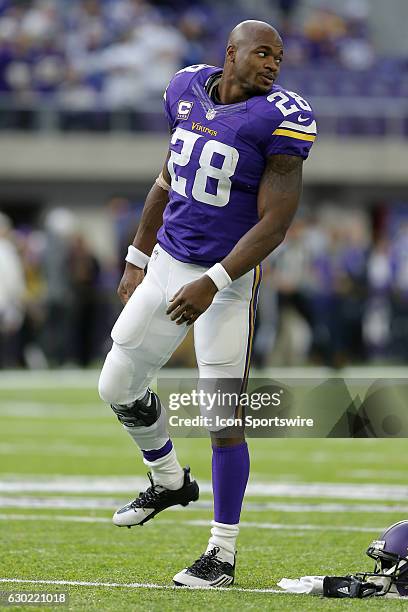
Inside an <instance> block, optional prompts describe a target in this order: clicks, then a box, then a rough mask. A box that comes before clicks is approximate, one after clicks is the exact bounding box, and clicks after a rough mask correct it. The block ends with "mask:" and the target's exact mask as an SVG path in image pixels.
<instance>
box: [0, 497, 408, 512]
mask: <svg viewBox="0 0 408 612" xmlns="http://www.w3.org/2000/svg"><path fill="white" fill-rule="evenodd" d="M125 501H126V500H125V499H123V498H106V497H76V496H66V497H64V496H61V495H59V496H58V497H53V496H44V497H37V496H29V495H7V496H0V508H24V509H27V508H30V509H40V510H114V509H116V508H117V507H118V506H120V505H121V504H122V505H123V503H124V502H125ZM212 507H213V502H212V500H211V499H208V500H202V499H200V500H199V501H197V502H194V503H193V504H190V505H189V507H188V512H191V511H200V512H201V511H203V510H204V511H206V510H209V509H212ZM174 511H177V512H178V511H180V512H185V511H186V510H185V509H184V508H182V507H181V506H174V507H173V508H171V512H174ZM271 511H273V512H288V513H291V514H304V513H319V514H335V513H344V512H348V513H353V512H358V513H370V514H389V513H403V514H405V515H407V514H408V506H406V505H394V506H391V505H381V504H330V503H328V504H324V503H323V504H318V503H316V504H298V503H290V502H286V503H284V502H267V501H263V502H262V501H261V502H251V501H244V512H271Z"/></svg>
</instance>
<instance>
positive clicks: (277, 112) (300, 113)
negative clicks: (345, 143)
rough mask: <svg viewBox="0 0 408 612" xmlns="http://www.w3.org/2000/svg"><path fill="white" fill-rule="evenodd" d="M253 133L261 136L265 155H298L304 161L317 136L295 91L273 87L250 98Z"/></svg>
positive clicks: (311, 116)
mask: <svg viewBox="0 0 408 612" xmlns="http://www.w3.org/2000/svg"><path fill="white" fill-rule="evenodd" d="M252 101H253V102H252V104H251V105H250V107H249V109H248V111H249V112H250V113H251V121H250V122H251V124H252V126H253V132H254V133H258V134H261V135H262V136H261V143H262V144H263V149H264V152H265V154H266V155H274V154H288V155H298V156H300V157H302V158H303V159H306V158H307V157H308V155H309V151H310V148H311V146H312V144H313V142H314V141H315V139H316V136H317V124H316V119H315V116H314V113H313V109H312V107H311V106H310V104H309V102H308V101H307V100H305V99H304V98H303V97H302V96H300V95H299V94H298V93H296V92H295V91H289V90H287V89H284V88H283V87H280V86H279V85H274V87H273V88H272V90H271V91H270V92H269V93H268V94H266V95H264V96H257V97H256V98H253V99H252Z"/></svg>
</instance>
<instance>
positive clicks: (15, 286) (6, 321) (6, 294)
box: [0, 213, 25, 366]
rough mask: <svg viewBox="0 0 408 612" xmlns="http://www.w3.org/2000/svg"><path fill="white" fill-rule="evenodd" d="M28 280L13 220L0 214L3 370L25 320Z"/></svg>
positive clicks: (0, 353)
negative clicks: (14, 339) (14, 232)
mask: <svg viewBox="0 0 408 612" xmlns="http://www.w3.org/2000/svg"><path fill="white" fill-rule="evenodd" d="M24 292H25V280H24V272H23V266H22V262H21V257H20V255H19V253H18V251H17V248H16V245H15V242H14V240H13V235H12V225H11V221H10V219H9V218H8V217H7V216H6V215H4V214H2V213H0V366H2V365H5V364H10V359H11V356H10V354H9V353H10V351H11V350H12V346H11V343H10V338H11V337H12V335H13V334H15V333H16V332H18V330H19V329H20V327H21V325H22V323H23V318H24Z"/></svg>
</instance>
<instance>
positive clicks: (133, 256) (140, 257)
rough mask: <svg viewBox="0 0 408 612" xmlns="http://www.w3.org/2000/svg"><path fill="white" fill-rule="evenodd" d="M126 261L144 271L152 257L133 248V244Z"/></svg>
mask: <svg viewBox="0 0 408 612" xmlns="http://www.w3.org/2000/svg"><path fill="white" fill-rule="evenodd" d="M125 261H128V262H129V263H131V264H133V265H134V266H136V267H137V268H141V269H142V270H144V269H145V267H146V266H147V264H148V263H149V261H150V257H149V256H148V255H146V253H143V252H142V251H139V249H137V248H136V247H134V246H133V244H131V245H130V246H129V248H128V252H127V255H126V257H125Z"/></svg>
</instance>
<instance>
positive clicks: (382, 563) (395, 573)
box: [366, 520, 408, 597]
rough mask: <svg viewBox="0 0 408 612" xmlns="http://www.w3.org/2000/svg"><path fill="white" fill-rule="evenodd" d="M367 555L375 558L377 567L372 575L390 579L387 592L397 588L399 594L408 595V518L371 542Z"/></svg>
mask: <svg viewBox="0 0 408 612" xmlns="http://www.w3.org/2000/svg"><path fill="white" fill-rule="evenodd" d="M367 555H368V556H369V557H371V558H372V559H374V560H375V569H374V573H373V574H371V576H382V577H384V578H385V577H387V578H389V579H390V580H389V586H388V588H387V590H386V592H389V591H390V589H392V590H395V589H396V590H397V591H398V593H399V595H401V596H405V597H407V596H408V520H406V521H399V522H398V523H394V525H391V527H388V529H386V530H385V531H384V533H383V534H382V535H381V536H380V538H379V539H378V540H374V541H373V542H371V544H370V546H369V547H368V549H367ZM366 575H367V576H368V575H370V574H366ZM382 594H385V593H382Z"/></svg>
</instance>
